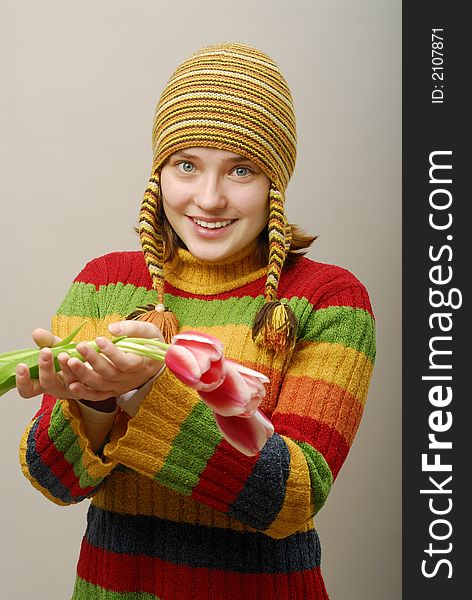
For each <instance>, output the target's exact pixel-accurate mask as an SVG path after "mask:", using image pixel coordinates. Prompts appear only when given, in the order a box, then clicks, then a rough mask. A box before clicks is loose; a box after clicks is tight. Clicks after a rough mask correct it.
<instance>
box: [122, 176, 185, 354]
mask: <svg viewBox="0 0 472 600" xmlns="http://www.w3.org/2000/svg"><path fill="white" fill-rule="evenodd" d="M139 237H140V240H141V247H142V249H143V254H144V260H145V261H146V265H147V267H148V269H149V273H150V275H151V279H152V285H153V288H154V289H155V291H156V293H157V304H156V305H154V304H147V305H145V306H138V307H137V308H136V310H134V311H133V312H132V313H130V314H129V315H128V316H127V319H131V320H138V321H149V322H151V323H154V324H155V325H157V327H159V329H160V330H161V332H162V335H163V337H164V339H165V341H166V342H169V343H170V341H171V339H172V336H174V335H175V334H176V333H177V331H178V321H177V317H176V316H175V315H174V313H172V312H170V311H169V310H168V309H167V308H166V306H165V305H164V252H165V248H164V240H163V237H162V213H161V188H160V177H159V166H158V165H154V166H153V169H152V172H151V177H150V178H149V182H148V186H147V188H146V190H145V192H144V196H143V200H142V203H141V210H140V213H139Z"/></svg>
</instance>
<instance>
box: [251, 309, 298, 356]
mask: <svg viewBox="0 0 472 600" xmlns="http://www.w3.org/2000/svg"><path fill="white" fill-rule="evenodd" d="M297 327H298V320H297V317H296V316H295V314H294V312H293V310H292V309H291V308H290V306H289V305H288V304H286V303H284V302H281V301H280V300H274V301H272V302H266V303H265V304H264V305H263V306H262V308H261V309H260V311H259V312H258V313H257V315H256V318H255V320H254V325H253V328H252V339H253V340H254V341H255V342H256V344H259V345H262V346H265V347H266V348H271V349H272V350H274V351H275V352H281V351H285V352H286V351H288V350H291V349H292V348H293V347H294V345H295V340H296V332H297Z"/></svg>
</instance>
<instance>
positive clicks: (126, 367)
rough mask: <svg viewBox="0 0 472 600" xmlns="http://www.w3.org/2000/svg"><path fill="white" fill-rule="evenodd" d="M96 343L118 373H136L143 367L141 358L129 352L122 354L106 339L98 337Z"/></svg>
mask: <svg viewBox="0 0 472 600" xmlns="http://www.w3.org/2000/svg"><path fill="white" fill-rule="evenodd" d="M156 329H157V327H156ZM96 342H97V346H98V347H99V348H100V350H101V352H102V353H103V354H104V355H105V356H106V357H107V358H108V359H109V360H110V361H111V362H112V363H113V364H114V365H115V367H116V368H117V369H118V370H119V371H123V372H125V373H126V372H130V371H137V370H139V369H141V368H142V367H143V365H144V359H143V357H142V356H139V355H137V354H132V353H129V352H123V351H122V350H120V349H119V348H117V347H116V346H115V344H112V342H110V341H109V340H107V339H106V338H102V337H98V338H97V339H96Z"/></svg>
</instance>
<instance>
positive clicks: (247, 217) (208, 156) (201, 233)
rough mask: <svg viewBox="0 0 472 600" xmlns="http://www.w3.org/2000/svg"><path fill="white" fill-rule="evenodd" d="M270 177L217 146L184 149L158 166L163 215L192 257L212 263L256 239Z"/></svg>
mask: <svg viewBox="0 0 472 600" xmlns="http://www.w3.org/2000/svg"><path fill="white" fill-rule="evenodd" d="M269 189H270V181H269V179H268V177H267V176H266V174H265V173H264V172H263V171H262V170H261V169H260V168H259V167H258V166H257V165H256V164H254V163H253V162H252V161H251V160H249V159H248V158H244V157H243V156H240V155H239V154H234V153H233V152H228V151H226V150H219V149H217V148H201V147H198V148H186V149H185V150H179V151H178V152H175V153H174V154H172V155H171V156H170V158H169V159H168V160H167V161H166V163H165V164H164V166H163V168H162V173H161V190H162V202H163V207H164V212H165V214H166V217H167V219H168V221H169V223H170V224H171V226H172V228H173V229H174V231H175V232H176V233H177V235H178V236H179V237H180V239H181V240H182V241H183V242H184V244H185V246H186V247H187V249H188V250H189V252H191V253H192V254H193V255H194V256H195V257H197V258H199V259H201V260H205V261H208V262H216V261H218V260H222V259H224V258H227V257H228V256H231V255H232V254H234V253H235V252H238V251H239V250H242V249H243V248H245V247H246V246H247V245H248V244H249V243H250V242H252V241H253V240H255V239H256V237H257V236H258V235H259V233H261V231H262V230H263V229H264V227H265V226H266V224H267V221H268V218H269V201H268V198H269Z"/></svg>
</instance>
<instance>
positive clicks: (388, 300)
mask: <svg viewBox="0 0 472 600" xmlns="http://www.w3.org/2000/svg"><path fill="white" fill-rule="evenodd" d="M1 11H2V15H1V18H0V29H1V30H0V44H1V47H0V56H1V58H0V60H2V63H3V64H2V66H1V77H2V84H1V106H0V126H1V131H0V134H1V137H0V139H1V145H0V148H1V150H0V152H1V155H0V177H1V195H0V198H1V212H0V227H1V229H0V282H1V286H2V288H1V294H0V303H1V305H0V352H5V351H7V350H13V349H17V348H21V347H28V346H31V345H32V342H31V337H30V331H31V330H32V329H33V328H34V327H37V326H42V327H48V326H49V321H50V317H51V315H52V313H53V312H54V310H55V308H56V306H57V304H58V303H59V302H60V300H61V299H62V296H63V294H64V293H65V292H66V290H67V288H68V287H69V285H70V282H71V280H72V278H73V277H74V276H75V275H76V273H77V272H78V271H79V270H80V269H81V268H82V266H83V265H84V264H85V262H86V261H88V260H89V259H91V258H93V257H94V256H97V255H100V254H103V253H106V252H110V251H113V250H122V249H135V248H138V240H137V238H136V236H135V234H134V233H133V232H132V226H133V225H134V224H135V222H136V218H137V214H138V209H139V204H140V201H141V197H142V193H143V191H144V188H145V185H146V182H147V177H148V174H149V172H150V166H151V147H150V136H151V124H152V117H153V112H154V106H155V104H156V101H157V99H158V96H159V94H160V92H161V90H162V87H163V85H164V84H165V82H166V81H167V79H168V77H169V76H170V74H171V72H172V71H173V70H174V68H175V67H176V66H177V64H178V63H180V62H181V60H183V59H184V58H186V57H187V55H188V54H190V53H191V52H193V51H195V50H197V49H198V48H200V47H201V46H204V45H207V44H211V43H218V42H221V41H242V42H245V43H249V44H253V45H255V46H258V47H259V48H260V49H261V50H263V51H265V52H267V53H268V54H269V55H271V56H272V57H273V58H274V59H275V60H276V61H277V62H278V64H279V66H280V67H281V69H282V71H283V72H284V74H285V76H286V78H287V80H288V82H289V84H290V86H291V89H292V92H293V95H294V101H295V106H296V111H297V125H298V136H299V146H298V151H299V155H298V162H297V167H296V170H295V175H294V177H293V180H292V182H291V183H290V186H289V189H288V192H287V213H288V216H289V219H290V220H291V221H292V222H295V223H299V224H301V225H303V226H304V227H305V228H306V230H307V231H309V232H311V233H314V234H317V235H319V240H318V241H317V242H316V243H315V245H314V247H313V248H312V250H311V251H310V254H309V255H310V256H311V257H312V258H313V259H316V260H320V261H324V262H330V263H335V264H338V265H341V266H344V267H346V268H348V269H350V270H351V271H353V272H354V273H355V274H356V275H357V276H358V277H359V278H360V279H361V280H362V281H363V282H364V283H365V285H366V286H367V289H368V290H369V292H370V295H371V299H372V303H373V307H374V311H375V314H376V318H377V328H378V329H377V331H378V358H377V364H376V367H375V370H374V376H373V380H372V385H371V388H370V392H369V397H368V401H367V405H366V410H365V414H364V419H363V421H362V423H361V426H360V429H359V432H358V435H357V438H356V440H355V442H354V446H353V448H352V450H351V453H350V455H349V456H348V458H347V461H346V463H345V465H344V467H343V469H342V470H341V472H340V475H339V477H338V480H337V481H336V483H335V485H334V487H333V490H332V493H331V496H330V498H329V500H328V502H327V504H326V506H325V507H324V508H323V510H322V511H321V513H320V514H319V515H318V517H317V518H316V524H317V528H318V530H319V533H320V536H321V541H322V549H323V556H322V563H323V571H324V576H325V580H326V584H327V587H328V591H329V592H330V595H331V598H332V599H333V600H390V599H391V600H397V599H398V598H399V597H400V594H401V592H400V589H401V586H400V581H401V546H400V536H401V430H400V421H401V391H400V390H401V385H400V384H401V370H400V344H401V340H400V334H401V328H400V318H401V314H400V306H401V304H400V303H401V280H400V274H401V273H400V261H401V250H400V248H401V230H400V221H401V71H400V68H401V2H400V0H377V1H374V0H370V1H369V0H357V1H356V2H353V1H352V0H329V1H328V0H326V1H317V0H305V1H302V0H299V1H293V0H292V1H291V2H287V0H284V1H281V0H277V1H274V0H272V1H269V0H265V1H258V0H251V1H249V0H240V1H239V2H222V1H217V0H201V1H192V2H191V1H187V0H181V1H180V2H158V1H157V0H155V1H151V0H141V1H139V0H138V1H136V2H130V1H126V2H125V1H123V0H113V1H112V0H101V1H97V0H94V1H92V0H82V1H81V2H80V3H78V2H69V1H64V0H61V1H59V0H44V1H42V2H36V1H34V0H30V1H27V0H11V1H9V2H8V1H7V2H5V1H3V2H1ZM0 402H1V407H2V426H1V429H0V431H1V435H0V444H1V450H0V457H1V461H2V471H1V481H2V493H1V496H0V520H1V522H0V527H1V536H0V575H1V577H0V596H1V597H2V598H5V599H7V598H8V600H26V599H29V598H33V597H34V598H39V599H47V600H67V599H68V598H70V595H71V591H72V586H73V579H74V571H75V564H76V560H77V556H78V550H79V545H80V540H81V536H82V534H83V531H84V524H85V511H86V508H87V503H86V502H84V503H82V504H81V505H79V506H74V507H67V508H60V507H57V506H55V505H53V504H51V503H50V502H48V501H47V500H45V499H43V497H42V496H41V495H40V494H39V493H38V492H36V491H35V490H34V489H33V487H32V486H31V485H30V484H29V483H28V482H27V481H26V479H24V478H23V476H22V474H21V472H20V468H19V465H18V458H17V455H18V450H17V448H18V442H19V439H20V437H21V434H22V431H23V429H24V427H25V426H26V424H27V422H28V420H29V419H30V418H31V416H32V415H33V413H34V412H35V411H36V410H37V408H38V406H39V398H36V399H31V400H24V399H21V398H19V397H18V396H17V395H16V393H15V392H13V391H12V392H9V393H8V394H7V395H5V396H3V397H2V398H0ZM215 600H219V599H215ZM221 600H223V599H221Z"/></svg>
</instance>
